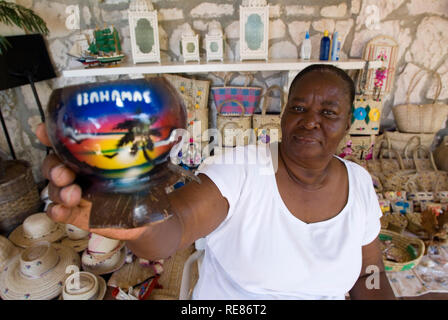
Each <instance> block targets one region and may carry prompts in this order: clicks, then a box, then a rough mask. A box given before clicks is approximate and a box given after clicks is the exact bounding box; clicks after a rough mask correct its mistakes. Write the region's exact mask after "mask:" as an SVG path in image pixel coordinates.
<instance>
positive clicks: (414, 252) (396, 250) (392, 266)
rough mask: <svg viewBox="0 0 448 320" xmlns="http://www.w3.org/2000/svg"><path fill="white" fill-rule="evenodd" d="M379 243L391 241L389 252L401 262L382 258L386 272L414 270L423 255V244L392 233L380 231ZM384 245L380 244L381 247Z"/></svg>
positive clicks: (415, 239) (417, 240)
mask: <svg viewBox="0 0 448 320" xmlns="http://www.w3.org/2000/svg"><path fill="white" fill-rule="evenodd" d="M379 239H380V241H382V242H384V241H391V242H392V245H393V246H391V248H390V249H389V252H390V253H392V252H393V254H394V256H397V257H399V258H400V260H401V262H392V261H389V260H386V259H385V258H384V252H383V262H384V268H385V270H386V271H405V270H410V269H412V268H414V267H415V266H416V265H418V264H419V262H420V260H421V259H422V257H423V255H424V253H425V244H424V242H423V241H422V240H420V239H417V238H409V237H405V236H403V235H401V234H398V233H396V232H393V231H389V230H384V229H382V230H381V232H380V235H379ZM383 246H384V244H382V247H383Z"/></svg>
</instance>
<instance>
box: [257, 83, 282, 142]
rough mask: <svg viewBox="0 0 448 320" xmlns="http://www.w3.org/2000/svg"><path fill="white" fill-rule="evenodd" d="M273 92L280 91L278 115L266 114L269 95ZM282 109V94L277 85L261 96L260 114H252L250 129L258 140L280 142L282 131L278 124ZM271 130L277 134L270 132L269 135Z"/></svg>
mask: <svg viewBox="0 0 448 320" xmlns="http://www.w3.org/2000/svg"><path fill="white" fill-rule="evenodd" d="M274 90H278V91H280V113H275V114H266V111H267V106H268V99H269V94H270V93H271V92H272V91H274ZM284 108H285V105H284V93H283V90H282V88H281V87H280V86H278V85H273V86H270V87H269V88H268V89H267V90H266V93H265V94H264V95H263V106H262V108H261V114H254V115H253V117H252V128H254V130H255V134H256V135H257V137H258V139H259V140H261V141H263V142H265V143H269V142H273V141H276V140H278V141H282V129H281V126H280V123H281V118H282V114H283V110H284ZM271 130H277V133H275V132H272V134H271ZM276 135H277V136H278V138H277V139H275V138H274V137H275V136H276Z"/></svg>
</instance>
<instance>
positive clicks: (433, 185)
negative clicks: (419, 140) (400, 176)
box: [413, 146, 448, 192]
mask: <svg viewBox="0 0 448 320" xmlns="http://www.w3.org/2000/svg"><path fill="white" fill-rule="evenodd" d="M419 150H423V151H425V152H426V153H427V154H428V156H429V160H430V163H431V169H430V170H428V169H425V168H423V167H422V166H421V164H420V162H419V161H418V160H417V153H418V151H419ZM413 158H414V162H415V167H416V170H417V175H418V180H417V185H418V187H419V191H433V192H435V191H438V190H448V172H446V171H440V170H438V169H437V166H436V164H435V161H434V157H433V155H432V153H431V152H430V151H429V150H428V149H427V148H425V147H423V146H418V147H417V148H415V149H414V151H413Z"/></svg>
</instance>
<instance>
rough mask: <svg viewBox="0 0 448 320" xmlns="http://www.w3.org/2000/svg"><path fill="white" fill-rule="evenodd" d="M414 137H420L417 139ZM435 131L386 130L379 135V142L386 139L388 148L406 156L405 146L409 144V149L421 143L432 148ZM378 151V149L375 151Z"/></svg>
mask: <svg viewBox="0 0 448 320" xmlns="http://www.w3.org/2000/svg"><path fill="white" fill-rule="evenodd" d="M414 137H418V138H419V139H418V140H416V139H415V138H414ZM434 137H435V133H402V132H398V131H385V132H384V134H382V135H381V136H379V137H378V139H377V143H379V141H381V140H386V141H387V143H388V148H390V149H394V150H396V151H398V152H399V153H400V156H401V157H402V158H403V157H405V148H406V146H408V149H409V150H413V149H414V148H415V147H417V146H419V145H423V146H425V147H427V148H430V147H431V145H432V143H433V141H434ZM375 152H378V151H377V150H376V151H374V153H375Z"/></svg>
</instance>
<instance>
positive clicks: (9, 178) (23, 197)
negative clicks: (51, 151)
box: [0, 160, 42, 234]
mask: <svg viewBox="0 0 448 320" xmlns="http://www.w3.org/2000/svg"><path fill="white" fill-rule="evenodd" d="M0 166H2V167H3V169H4V170H3V171H0V172H1V173H3V175H2V176H0V233H2V234H8V233H9V232H11V231H12V230H13V229H14V228H15V227H17V226H18V225H19V224H21V223H22V222H23V220H25V218H26V217H28V216H29V215H30V214H33V213H36V212H38V211H39V209H40V206H41V204H42V203H41V200H40V196H39V191H38V189H37V185H36V183H35V182H34V178H33V174H32V171H31V165H30V164H29V162H27V161H24V160H7V161H3V162H2V161H1V160H0ZM1 173H0V174H1Z"/></svg>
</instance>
